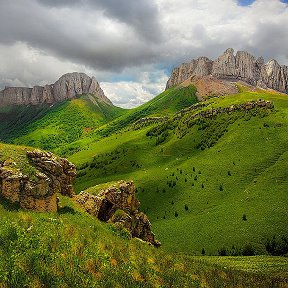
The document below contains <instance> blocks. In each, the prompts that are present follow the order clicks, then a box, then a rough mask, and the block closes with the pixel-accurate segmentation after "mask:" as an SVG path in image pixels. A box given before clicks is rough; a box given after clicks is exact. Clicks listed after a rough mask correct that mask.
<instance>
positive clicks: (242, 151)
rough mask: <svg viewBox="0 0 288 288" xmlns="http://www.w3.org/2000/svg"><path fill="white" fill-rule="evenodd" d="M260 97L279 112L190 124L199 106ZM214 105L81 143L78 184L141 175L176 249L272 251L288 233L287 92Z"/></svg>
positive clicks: (158, 224) (149, 207) (158, 222)
mask: <svg viewBox="0 0 288 288" xmlns="http://www.w3.org/2000/svg"><path fill="white" fill-rule="evenodd" d="M166 93H168V92H166ZM171 95H172V94H171ZM259 98H262V99H266V100H270V101H272V102H273V103H274V109H273V110H272V111H270V112H269V111H264V112H263V111H262V110H261V109H260V110H257V109H256V110H253V111H251V112H249V113H243V112H241V111H240V112H239V111H238V112H237V111H236V112H234V113H231V114H220V115H218V116H215V117H214V118H213V119H206V120H205V121H204V120H203V121H199V122H197V123H194V124H193V125H192V124H191V127H190V126H189V125H190V124H189V125H188V124H187V121H188V120H189V117H192V116H193V115H194V113H196V112H199V111H200V112H201V111H206V110H209V109H212V108H214V109H216V108H219V107H230V106H231V105H233V104H240V103H246V102H248V101H252V100H257V99H259ZM205 104H207V105H206V106H205V107H203V108H201V109H200V110H199V109H198V110H197V111H194V110H192V111H190V112H189V113H188V114H187V115H186V116H183V117H184V118H181V119H180V120H177V118H175V119H176V120H175V119H173V117H172V116H171V118H170V121H168V124H163V123H160V124H152V125H150V126H144V127H142V128H141V127H140V129H133V125H131V126H128V127H127V128H126V130H122V131H120V132H118V133H114V134H112V135H110V136H107V137H105V138H95V139H93V138H91V139H83V140H79V141H77V142H75V143H74V144H72V146H73V145H75V146H76V147H77V149H78V150H80V151H78V152H77V153H74V154H73V155H70V156H69V159H70V160H71V161H72V162H74V163H76V164H77V166H78V168H79V175H78V178H77V181H76V188H77V190H78V191H80V190H83V189H86V188H88V187H91V186H93V185H96V184H101V183H105V182H109V181H116V180H119V179H124V180H130V179H133V180H134V181H135V183H136V187H137V191H138V197H139V198H140V200H141V203H142V209H143V210H144V212H145V213H147V214H148V216H149V218H150V219H151V221H152V223H153V226H154V227H155V228H154V230H155V232H156V235H157V237H159V238H160V240H161V241H162V243H163V247H164V249H168V250H169V251H179V252H185V253H192V254H198V255H199V254H201V253H202V251H203V250H204V251H205V253H206V254H208V255H209V254H212V255H215V254H216V255H217V254H218V253H220V254H233V255H235V254H239V253H240V252H239V251H240V250H241V251H242V252H241V253H243V251H246V252H247V251H248V252H247V253H248V254H254V253H256V254H265V253H267V243H268V242H271V241H272V240H273V237H275V241H276V242H277V241H278V242H279V243H280V242H281V241H282V242H283V241H284V240H283V239H286V240H287V235H288V228H287V225H286V220H287V216H288V212H287V211H288V209H287V208H288V207H287V203H288V196H287V193H286V191H287V187H288V186H287V176H288V175H287V171H288V170H287V160H288V152H287V148H288V145H287V143H288V141H287V135H288V133H287V132H288V126H287V124H288V118H287V117H288V112H287V111H288V109H287V108H288V101H287V96H285V95H281V94H276V93H272V92H271V93H268V92H264V91H261V90H259V91H256V92H255V91H254V92H250V91H246V90H243V91H242V92H241V93H239V94H237V95H233V96H228V97H222V98H211V99H210V100H208V101H207V102H205ZM138 109H139V110H141V107H140V108H138ZM159 109H160V108H159ZM130 113H131V112H130ZM171 114H172V113H171ZM171 114H170V115H171ZM158 115H160V114H158ZM122 117H123V116H122ZM185 117H186V118H185ZM120 118H121V117H119V118H118V119H116V120H115V122H116V121H117V120H119V119H120ZM186 120H187V121H186ZM185 121H186V122H185ZM188 122H189V121H188ZM165 125H166V126H165ZM188 126H189V127H188ZM138 128H139V127H138ZM282 238H283V239H282ZM286 240H285V241H286ZM246 252H245V253H246Z"/></svg>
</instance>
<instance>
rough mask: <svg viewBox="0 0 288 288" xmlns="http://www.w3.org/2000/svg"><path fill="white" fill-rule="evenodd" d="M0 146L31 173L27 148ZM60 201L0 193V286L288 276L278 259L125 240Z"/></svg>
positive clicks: (268, 282)
mask: <svg viewBox="0 0 288 288" xmlns="http://www.w3.org/2000/svg"><path fill="white" fill-rule="evenodd" d="M0 148H1V150H0V151H1V153H0V162H3V161H13V162H15V163H16V164H15V167H16V168H19V169H21V171H23V172H24V173H25V174H27V173H30V172H31V169H32V167H30V168H29V161H28V159H27V158H26V157H25V151H26V150H27V147H23V146H21V147H20V146H14V145H6V144H0ZM29 149H30V148H29ZM29 171H30V172H29ZM59 206H60V208H59V210H58V212H57V213H39V212H31V211H23V210H21V209H19V207H17V206H15V205H12V204H11V203H9V202H8V201H5V200H4V199H0V217H1V222H0V255H1V257H0V287H13V288H17V287H19V288H20V287H21V288H22V287H33V288H35V287H172V286H173V287H203V286H206V287H207V286H209V287H227V285H228V286H231V287H235V286H236V285H239V286H243V287H255V288H256V287H260V286H261V285H264V286H265V287H275V285H281V284H284V283H285V281H286V280H287V279H288V273H287V271H288V262H287V261H286V259H285V258H283V257H282V258H281V257H269V256H257V257H250V258H247V257H246V258H245V257H208V256H206V257H195V256H189V255H184V254H176V253H170V252H167V251H166V250H165V249H163V248H159V249H157V248H154V247H153V246H149V245H148V244H147V243H144V242H143V241H140V240H137V239H132V240H128V239H127V235H126V234H125V233H122V232H121V231H119V230H116V229H115V228H114V227H113V226H112V225H109V224H106V223H102V222H100V221H99V220H98V219H95V218H94V217H92V216H91V215H89V214H87V213H85V212H84V211H82V210H81V209H80V208H79V206H78V205H77V204H76V203H75V202H74V201H73V200H71V199H70V198H66V197H60V203H59ZM273 285H274V286H273Z"/></svg>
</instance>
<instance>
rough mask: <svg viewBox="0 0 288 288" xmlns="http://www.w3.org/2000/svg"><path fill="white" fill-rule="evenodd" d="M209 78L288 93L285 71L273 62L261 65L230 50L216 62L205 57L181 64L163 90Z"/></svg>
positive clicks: (253, 59) (260, 61) (287, 77)
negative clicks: (190, 81)
mask: <svg viewBox="0 0 288 288" xmlns="http://www.w3.org/2000/svg"><path fill="white" fill-rule="evenodd" d="M208 75H211V76H212V77H214V78H216V79H228V80H233V81H235V80H236V81H237V80H241V81H244V82H246V83H248V84H250V85H253V86H257V87H260V88H263V89H267V88H270V89H274V90H277V91H279V92H282V93H288V67H287V66H285V65H283V66H281V65H279V64H278V62H277V61H276V60H270V61H269V62H268V63H266V64H264V59H263V58H262V57H260V58H258V59H256V58H255V57H254V56H252V55H251V54H249V53H248V52H245V51H238V52H237V53H236V55H234V50H233V49H232V48H229V49H227V50H226V51H225V52H224V54H223V55H221V56H219V57H218V58H217V59H216V60H215V61H212V60H210V59H208V58H206V57H200V58H198V59H197V60H192V61H191V62H190V63H183V64H181V65H180V66H179V67H177V68H175V69H174V70H173V71H172V75H171V77H170V78H169V80H168V82H167V85H166V89H168V88H170V87H172V86H174V85H178V84H180V83H182V82H183V81H185V80H187V79H189V78H190V77H192V76H197V77H202V76H208Z"/></svg>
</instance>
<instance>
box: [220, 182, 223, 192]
mask: <svg viewBox="0 0 288 288" xmlns="http://www.w3.org/2000/svg"><path fill="white" fill-rule="evenodd" d="M219 190H220V191H223V184H222V183H221V184H220V186H219Z"/></svg>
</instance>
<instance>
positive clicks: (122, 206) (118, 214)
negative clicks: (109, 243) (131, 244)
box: [75, 181, 161, 247]
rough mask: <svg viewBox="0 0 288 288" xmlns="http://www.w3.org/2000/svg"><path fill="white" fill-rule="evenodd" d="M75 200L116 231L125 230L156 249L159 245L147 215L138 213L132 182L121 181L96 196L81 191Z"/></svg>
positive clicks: (138, 205) (130, 235)
mask: <svg viewBox="0 0 288 288" xmlns="http://www.w3.org/2000/svg"><path fill="white" fill-rule="evenodd" d="M75 199H76V201H77V202H78V203H79V204H80V205H81V206H82V207H83V208H84V209H85V210H86V211H87V212H88V213H89V214H91V215H93V216H94V217H96V218H98V219H99V220H101V221H105V222H108V223H113V224H114V225H115V227H116V228H117V229H125V230H126V232H127V233H128V234H129V237H130V238H132V237H137V238H140V239H142V240H143V241H145V242H149V243H151V244H152V245H154V246H156V247H159V246H160V245H161V243H160V242H159V241H158V240H156V239H155V235H154V233H153V232H152V231H151V223H150V221H149V219H148V217H147V215H146V214H144V213H143V212H140V211H139V207H140V202H139V201H138V200H137V198H136V192H135V186H134V183H133V182H124V181H121V182H119V183H118V184H117V185H114V186H112V187H109V188H107V189H105V190H101V191H100V192H99V193H98V194H97V195H93V194H90V193H88V192H87V191H82V192H81V193H80V194H79V195H77V196H75Z"/></svg>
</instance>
